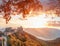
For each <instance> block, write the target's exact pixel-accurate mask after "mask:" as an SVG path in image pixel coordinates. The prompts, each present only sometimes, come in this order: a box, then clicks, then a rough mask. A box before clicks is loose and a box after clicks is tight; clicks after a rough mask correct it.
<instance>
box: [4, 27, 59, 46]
mask: <svg viewBox="0 0 60 46" xmlns="http://www.w3.org/2000/svg"><path fill="white" fill-rule="evenodd" d="M7 29H8V30H7ZM41 30H42V29H41ZM45 30H47V29H45ZM25 31H26V30H25ZM25 31H24V30H23V28H22V27H18V28H17V29H13V28H6V30H5V32H10V34H9V33H7V34H9V35H7V45H8V46H60V38H57V39H54V40H48V41H45V40H42V39H39V38H37V37H35V36H34V35H31V34H29V33H27V32H25ZM12 32H14V33H12Z"/></svg>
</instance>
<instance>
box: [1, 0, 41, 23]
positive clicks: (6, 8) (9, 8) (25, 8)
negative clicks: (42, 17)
mask: <svg viewBox="0 0 60 46" xmlns="http://www.w3.org/2000/svg"><path fill="white" fill-rule="evenodd" d="M2 1H3V4H1V5H0V13H2V12H3V13H4V15H3V16H4V17H3V18H4V19H6V23H8V21H9V20H10V19H11V15H15V14H20V13H22V17H23V18H25V17H26V14H29V12H30V10H32V11H36V10H39V9H40V10H42V5H41V3H40V1H39V0H8V1H6V0H2Z"/></svg>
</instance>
